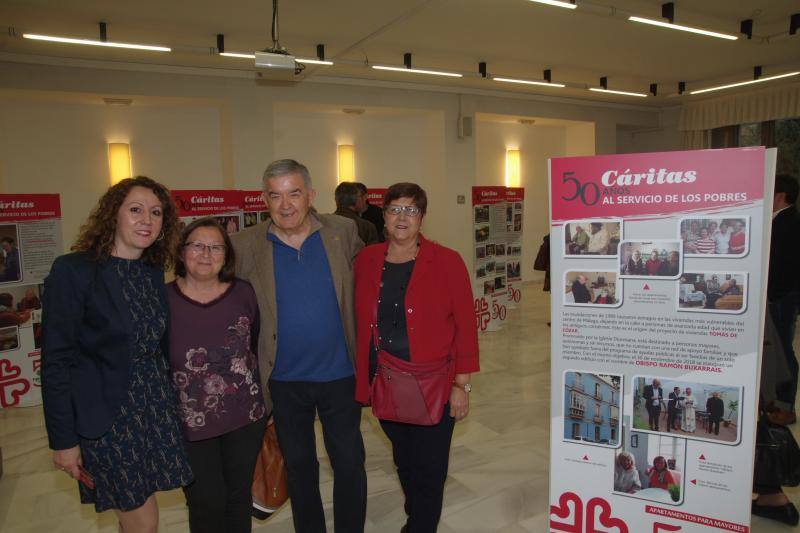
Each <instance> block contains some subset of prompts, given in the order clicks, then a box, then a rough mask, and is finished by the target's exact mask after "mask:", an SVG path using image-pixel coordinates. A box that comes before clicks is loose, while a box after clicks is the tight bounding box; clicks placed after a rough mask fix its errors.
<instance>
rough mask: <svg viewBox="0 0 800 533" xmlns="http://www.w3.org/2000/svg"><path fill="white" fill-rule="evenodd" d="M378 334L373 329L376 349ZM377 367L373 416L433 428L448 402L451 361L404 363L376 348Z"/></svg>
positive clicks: (372, 388) (372, 397) (448, 359)
mask: <svg viewBox="0 0 800 533" xmlns="http://www.w3.org/2000/svg"><path fill="white" fill-rule="evenodd" d="M375 337H377V334H375V333H374V330H373V339H374V342H375V346H376V347H377V346H378V343H377V339H376V338H375ZM377 351H378V361H377V363H378V365H377V370H376V372H375V377H374V378H373V380H372V386H371V400H372V401H371V403H372V414H374V415H375V417H376V418H378V419H379V420H391V421H393V422H403V423H406V424H417V425H420V426H434V425H436V424H438V423H439V421H440V420H441V419H442V415H443V414H444V406H445V405H446V404H447V401H448V400H449V399H450V388H451V385H452V377H451V376H450V358H449V357H448V358H446V359H442V360H439V361H427V362H423V363H421V362H412V361H405V360H403V359H400V358H398V357H395V356H393V355H392V354H390V353H388V352H386V351H384V350H381V349H378V350H377Z"/></svg>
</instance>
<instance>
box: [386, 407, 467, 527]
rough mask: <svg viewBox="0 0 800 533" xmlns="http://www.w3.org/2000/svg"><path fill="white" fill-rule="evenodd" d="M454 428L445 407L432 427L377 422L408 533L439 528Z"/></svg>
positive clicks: (448, 410) (448, 409)
mask: <svg viewBox="0 0 800 533" xmlns="http://www.w3.org/2000/svg"><path fill="white" fill-rule="evenodd" d="M454 426H455V419H454V418H453V417H451V416H450V406H449V405H448V406H446V407H445V411H444V416H443V417H442V420H441V421H440V422H439V423H438V424H437V425H435V426H416V425H413V424H402V423H399V422H389V421H387V420H381V427H382V428H383V431H384V433H386V436H387V437H389V440H390V441H392V454H393V455H394V464H395V465H396V466H397V475H398V476H399V477H400V485H401V486H402V487H403V494H405V497H406V502H405V511H406V514H407V515H408V522H407V527H408V533H434V532H435V531H436V528H437V526H438V525H439V517H440V516H441V515H442V500H443V499H444V482H445V480H446V479H447V468H448V464H449V459H450V441H451V438H452V436H453V427H454Z"/></svg>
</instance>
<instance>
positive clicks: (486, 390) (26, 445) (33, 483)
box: [0, 285, 800, 533]
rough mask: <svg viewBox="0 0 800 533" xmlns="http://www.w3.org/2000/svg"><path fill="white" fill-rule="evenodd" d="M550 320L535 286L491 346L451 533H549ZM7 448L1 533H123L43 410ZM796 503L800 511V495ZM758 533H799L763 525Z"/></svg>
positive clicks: (381, 508) (5, 442)
mask: <svg viewBox="0 0 800 533" xmlns="http://www.w3.org/2000/svg"><path fill="white" fill-rule="evenodd" d="M548 317H549V297H548V296H547V294H545V293H542V292H541V285H529V286H527V287H526V289H525V300H524V303H523V305H522V306H521V307H520V308H519V309H516V310H514V311H512V312H510V313H509V319H508V320H507V324H506V326H505V327H504V329H503V330H501V331H499V332H495V333H490V334H486V335H484V336H483V337H482V338H481V366H482V368H483V371H482V372H481V373H479V374H477V375H476V376H475V378H474V379H473V386H474V391H473V392H472V396H471V397H472V412H471V414H470V416H469V417H468V418H467V419H466V420H465V421H464V422H461V423H459V424H458V425H457V427H456V432H455V436H454V439H453V449H452V455H451V462H450V477H449V479H448V482H447V489H446V494H445V508H444V513H443V516H442V522H441V526H440V527H439V531H440V532H441V533H453V532H459V533H490V532H504V533H518V532H543V531H546V530H547V515H548V513H547V509H548V504H547V490H548V442H549V432H550V427H549V423H550V421H549V413H550V410H549V404H548V398H549V393H550V364H549V353H550V351H549V347H550V330H549V328H548V327H547V321H548ZM362 431H363V433H364V442H365V445H366V449H367V474H368V477H369V502H368V510H367V531H369V532H373V533H395V532H397V531H399V530H400V526H401V525H402V524H403V522H404V516H403V507H402V502H403V500H402V495H401V492H400V486H399V483H398V481H397V476H396V475H395V472H394V466H393V464H392V460H391V454H390V448H389V444H388V441H387V440H386V438H385V437H384V436H383V433H382V432H381V430H380V428H379V427H378V425H377V423H376V421H375V420H374V419H373V418H372V416H371V415H369V414H368V412H367V411H365V412H364V417H363V420H362ZM795 434H796V435H797V429H796V428H795ZM0 446H2V448H3V455H4V456H5V460H4V466H5V475H4V477H3V479H2V481H0V531H3V532H4V533H12V532H13V533H17V532H20V533H22V532H37V533H40V532H47V533H56V532H64V533H67V532H69V533H79V532H95V531H102V532H108V533H112V532H114V533H115V532H116V531H117V528H116V520H115V518H114V515H113V514H112V513H111V512H107V513H103V514H101V515H97V514H95V513H94V511H93V510H92V508H91V507H89V506H82V505H80V504H79V503H78V491H77V487H76V485H75V483H74V482H73V481H71V480H69V479H68V478H67V477H66V476H65V475H64V474H62V473H60V472H56V471H55V470H54V469H53V467H52V465H51V462H50V452H49V450H48V449H47V440H46V438H45V433H44V427H43V421H42V415H41V410H40V408H27V409H12V410H0ZM318 446H319V450H320V455H321V457H320V463H321V473H320V476H321V480H322V491H323V501H324V502H325V506H326V512H327V513H328V516H329V518H332V517H331V514H330V511H331V509H330V503H331V493H332V483H331V482H332V480H331V474H330V466H329V464H328V462H327V458H326V457H325V454H324V452H323V451H322V449H323V448H322V444H321V441H320V442H319V443H318ZM789 494H790V497H791V498H792V499H793V500H794V501H795V502H800V490H798V489H790V491H789ZM158 501H159V506H160V508H161V528H160V531H161V532H162V533H177V532H186V531H188V530H189V528H188V524H187V517H186V510H185V507H184V502H183V494H182V493H181V492H180V491H172V492H169V493H163V494H160V495H159V498H158ZM254 531H264V532H269V533H288V532H291V531H292V526H291V510H290V509H289V508H288V506H286V507H284V508H283V509H281V510H280V511H278V513H276V514H275V515H274V516H273V517H272V518H270V519H269V520H268V521H267V522H263V523H261V522H254ZM329 531H331V532H332V531H333V528H332V526H330V525H329ZM753 531H754V532H755V533H774V532H781V531H793V529H792V528H789V527H783V526H781V525H779V524H774V523H771V522H769V521H766V520H761V519H759V518H754V520H753Z"/></svg>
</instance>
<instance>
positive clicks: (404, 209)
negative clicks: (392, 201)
mask: <svg viewBox="0 0 800 533" xmlns="http://www.w3.org/2000/svg"><path fill="white" fill-rule="evenodd" d="M383 210H384V211H386V212H387V213H389V214H390V215H395V216H397V215H399V214H400V213H405V214H406V215H407V216H410V217H416V216H419V214H420V213H422V209H420V208H419V207H417V206H415V205H387V206H386V207H384V208H383Z"/></svg>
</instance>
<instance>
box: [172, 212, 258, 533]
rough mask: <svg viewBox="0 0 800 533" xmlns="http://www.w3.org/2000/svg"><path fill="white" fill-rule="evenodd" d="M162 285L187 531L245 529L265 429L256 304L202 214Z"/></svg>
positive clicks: (217, 228)
mask: <svg viewBox="0 0 800 533" xmlns="http://www.w3.org/2000/svg"><path fill="white" fill-rule="evenodd" d="M176 250H177V253H176V254H175V276H176V278H175V281H174V282H172V283H170V284H169V285H168V286H167V299H168V301H169V309H170V335H169V342H170V361H171V364H172V381H173V384H174V386H175V389H176V391H177V393H178V405H179V407H178V412H179V415H180V419H181V425H182V429H183V436H184V439H185V440H186V442H185V447H186V453H187V454H188V456H189V464H190V465H191V466H192V471H193V472H194V475H195V480H194V482H193V483H191V484H190V485H189V486H187V487H186V488H184V493H185V494H186V504H187V506H188V507H189V529H190V530H191V531H192V533H205V532H208V533H218V532H220V531H227V532H228V533H244V532H249V531H250V529H251V524H252V522H251V520H250V509H251V506H252V503H253V502H252V498H251V492H250V488H251V487H252V485H253V471H254V470H255V467H256V459H257V457H258V452H259V450H260V449H261V443H262V441H263V438H264V428H265V427H266V417H265V412H264V410H265V407H264V397H263V396H262V394H261V386H260V385H259V383H260V381H259V377H258V362H257V360H256V355H255V354H256V347H257V346H258V325H259V314H258V301H257V300H256V294H255V292H254V291H253V287H252V286H250V284H249V283H248V282H246V281H244V280H242V279H239V278H237V277H235V276H234V269H235V266H236V257H235V256H234V251H233V247H232V246H231V241H230V238H229V237H228V234H227V232H226V231H225V229H223V227H222V226H221V225H220V223H219V222H217V221H216V220H214V219H213V218H211V217H207V218H201V219H198V220H195V221H194V222H192V223H191V224H189V225H188V226H186V228H185V229H184V230H183V232H182V233H181V238H180V241H179V242H178V247H177V249H176Z"/></svg>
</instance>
